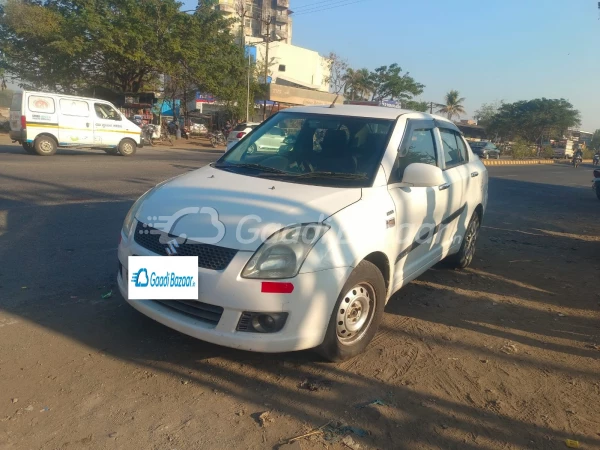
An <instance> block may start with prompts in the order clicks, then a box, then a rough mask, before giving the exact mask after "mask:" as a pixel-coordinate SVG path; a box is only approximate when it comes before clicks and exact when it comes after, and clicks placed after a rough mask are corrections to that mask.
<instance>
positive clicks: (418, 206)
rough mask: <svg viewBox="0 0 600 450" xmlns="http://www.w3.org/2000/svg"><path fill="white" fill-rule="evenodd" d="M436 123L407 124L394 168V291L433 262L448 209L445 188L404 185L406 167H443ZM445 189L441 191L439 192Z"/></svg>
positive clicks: (417, 121) (392, 188)
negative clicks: (443, 218)
mask: <svg viewBox="0 0 600 450" xmlns="http://www.w3.org/2000/svg"><path fill="white" fill-rule="evenodd" d="M436 142H437V139H436V134H435V124H434V122H433V120H413V119H409V120H408V121H407V130H406V132H405V133H404V138H403V140H402V143H401V144H400V149H399V151H398V157H397V159H396V162H395V164H394V168H393V169H392V174H391V176H390V181H389V192H390V195H391V197H392V199H393V200H394V204H395V215H396V217H395V218H396V226H395V228H396V230H397V241H396V243H395V253H394V254H395V255H396V258H395V261H394V289H398V288H399V287H400V286H401V285H402V284H403V283H404V282H405V281H407V280H410V279H412V278H413V277H414V276H417V275H418V274H419V273H421V272H422V271H423V270H424V269H426V268H427V267H429V266H430V265H431V264H432V263H433V258H434V256H433V254H432V248H433V246H434V245H435V235H436V232H437V228H438V224H439V223H440V222H441V221H442V217H443V213H444V211H445V210H446V209H447V201H448V200H447V197H448V195H447V193H444V194H443V195H440V193H441V192H443V190H444V186H441V187H439V186H433V187H413V186H408V185H406V184H404V183H402V177H403V174H404V171H405V170H406V167H408V166H409V165H410V164H412V163H423V164H431V165H434V166H438V167H441V161H440V154H441V152H439V151H438V145H437V144H436ZM440 188H441V189H442V191H440V190H439V189H440Z"/></svg>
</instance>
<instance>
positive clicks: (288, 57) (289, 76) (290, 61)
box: [253, 42, 329, 92]
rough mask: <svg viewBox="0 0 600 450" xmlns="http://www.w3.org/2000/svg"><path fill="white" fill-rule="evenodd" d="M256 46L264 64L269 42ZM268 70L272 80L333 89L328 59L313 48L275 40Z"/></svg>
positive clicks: (271, 49)
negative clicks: (330, 82) (330, 86)
mask: <svg viewBox="0 0 600 450" xmlns="http://www.w3.org/2000/svg"><path fill="white" fill-rule="evenodd" d="M253 46H254V47H255V48H256V52H255V56H256V60H257V63H258V64H259V66H263V67H264V64H265V58H266V53H267V51H266V43H265V42H257V43H256V44H253ZM268 70H269V76H270V78H271V80H270V82H271V83H274V84H280V85H283V86H290V87H296V88H300V89H310V90H314V91H322V92H329V80H328V78H329V64H328V60H327V58H325V57H323V56H321V55H319V53H318V52H315V51H313V50H309V49H307V48H302V47H298V46H296V45H291V44H287V43H285V42H271V43H270V44H269V69H268ZM263 78H264V77H263Z"/></svg>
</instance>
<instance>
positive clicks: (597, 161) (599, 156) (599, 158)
mask: <svg viewBox="0 0 600 450" xmlns="http://www.w3.org/2000/svg"><path fill="white" fill-rule="evenodd" d="M592 164H593V165H594V166H597V165H599V164H600V154H598V153H596V154H595V155H594V161H592Z"/></svg>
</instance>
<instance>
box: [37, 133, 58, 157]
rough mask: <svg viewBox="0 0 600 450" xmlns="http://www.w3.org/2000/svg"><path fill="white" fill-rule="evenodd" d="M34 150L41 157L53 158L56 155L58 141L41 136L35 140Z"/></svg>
mask: <svg viewBox="0 0 600 450" xmlns="http://www.w3.org/2000/svg"><path fill="white" fill-rule="evenodd" d="M33 148H34V149H35V152H36V153H37V154H38V155H40V156H52V155H54V154H55V153H56V141H55V140H54V139H53V138H51V137H50V136H39V137H38V138H37V139H36V140H35V143H34V144H33Z"/></svg>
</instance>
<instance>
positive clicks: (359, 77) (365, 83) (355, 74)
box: [344, 68, 373, 100]
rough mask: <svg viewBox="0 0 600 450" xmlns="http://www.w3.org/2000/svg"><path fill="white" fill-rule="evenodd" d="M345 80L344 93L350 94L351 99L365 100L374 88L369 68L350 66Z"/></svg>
mask: <svg viewBox="0 0 600 450" xmlns="http://www.w3.org/2000/svg"><path fill="white" fill-rule="evenodd" d="M344 81H345V82H346V84H345V86H344V95H346V94H350V99H351V100H365V99H366V98H367V97H368V96H369V94H370V93H371V92H372V90H373V86H372V83H371V74H370V72H369V69H364V68H363V69H359V70H354V69H352V68H348V69H347V70H346V73H345V74H344Z"/></svg>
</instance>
